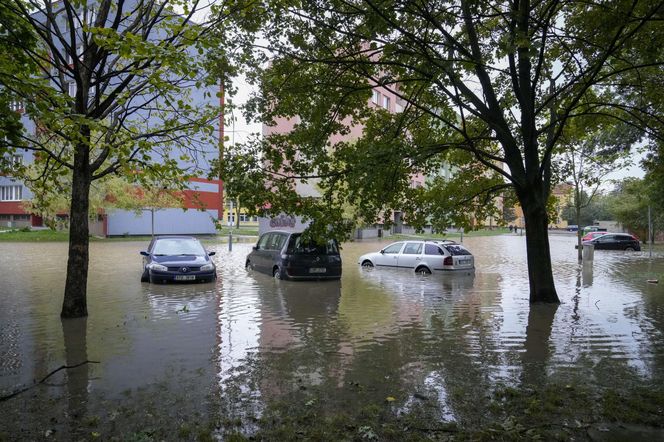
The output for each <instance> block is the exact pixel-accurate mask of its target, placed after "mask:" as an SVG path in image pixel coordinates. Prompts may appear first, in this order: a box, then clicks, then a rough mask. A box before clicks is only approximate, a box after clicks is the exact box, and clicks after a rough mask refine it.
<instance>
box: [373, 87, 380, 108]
mask: <svg viewBox="0 0 664 442" xmlns="http://www.w3.org/2000/svg"><path fill="white" fill-rule="evenodd" d="M371 102H372V103H373V104H380V92H378V91H377V90H375V89H374V91H373V95H372V96H371Z"/></svg>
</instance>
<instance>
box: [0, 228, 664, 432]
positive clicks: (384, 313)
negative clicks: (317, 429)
mask: <svg viewBox="0 0 664 442" xmlns="http://www.w3.org/2000/svg"><path fill="white" fill-rule="evenodd" d="M389 242H391V241H383V242H377V241H373V242H369V241H365V242H354V243H346V244H344V247H343V251H342V258H343V266H344V267H343V277H342V279H341V281H325V282H289V281H278V280H274V279H273V278H271V277H269V276H267V275H263V274H260V273H256V272H247V271H246V270H245V269H244V262H245V257H246V255H247V254H248V253H249V251H250V250H251V246H252V245H253V243H250V242H245V243H236V244H234V245H233V251H232V252H229V251H228V245H227V244H223V243H210V242H208V243H206V247H208V249H209V250H210V251H212V250H214V251H216V252H217V254H216V255H215V256H214V257H213V259H214V260H215V262H216V263H217V267H218V276H219V278H218V280H217V281H216V282H215V283H208V284H198V285H154V284H148V283H141V282H139V279H140V273H141V268H140V267H141V256H140V255H139V253H138V252H139V251H140V250H144V249H145V248H146V247H147V244H146V243H143V242H124V241H117V242H95V243H92V244H91V260H92V261H91V264H90V279H89V290H88V312H89V316H88V318H87V319H84V320H68V321H61V320H60V318H59V313H60V307H61V303H62V290H63V287H64V272H65V268H66V260H67V257H66V252H67V244H65V243H0V247H1V248H2V251H3V254H2V255H3V257H4V258H2V260H1V261H0V275H2V276H1V277H0V278H1V279H0V396H6V395H9V394H11V393H13V392H15V391H17V390H20V389H22V388H26V387H31V386H32V385H33V384H34V383H36V382H39V381H40V380H41V379H42V378H44V377H45V376H47V375H48V374H49V373H51V372H52V371H54V370H56V369H58V368H59V367H61V366H63V365H67V366H74V365H77V364H81V363H83V362H85V361H90V362H88V363H85V364H83V365H80V366H78V367H76V368H72V369H63V370H60V371H57V372H55V373H54V374H53V375H52V376H51V377H49V378H48V379H46V380H44V382H42V383H39V384H38V385H35V386H34V387H32V388H29V389H28V390H27V391H25V392H23V393H20V394H19V395H17V396H15V397H12V398H10V399H6V400H3V401H0V414H2V416H3V420H2V423H0V440H2V439H3V437H4V438H7V439H9V440H13V439H35V438H41V437H52V438H56V439H70V438H73V437H74V436H75V437H76V438H83V439H85V438H90V437H100V436H101V437H102V438H103V437H106V436H110V435H113V436H117V437H119V438H120V439H126V438H127V435H130V436H132V437H133V438H134V439H136V440H149V439H140V438H138V436H137V435H147V436H150V435H152V434H159V433H158V431H157V430H158V429H159V428H162V429H164V428H166V429H169V431H174V432H175V433H171V435H172V436H173V438H174V439H177V438H183V439H187V438H194V439H195V438H197V437H200V433H201V431H203V430H205V431H207V432H208V433H209V434H212V435H215V436H222V433H223V431H221V430H219V428H220V427H223V428H225V429H227V428H229V427H232V428H235V429H236V430H237V431H239V432H242V433H243V434H251V432H252V431H254V430H256V428H254V427H256V426H258V424H257V422H258V419H260V418H261V417H262V416H264V415H265V414H266V413H272V414H273V413H277V414H279V413H282V414H283V413H284V412H286V411H284V410H287V409H288V407H289V406H293V407H303V408H306V407H309V408H311V409H315V410H316V413H317V415H333V414H334V413H344V414H347V415H350V416H360V415H362V414H363V413H367V410H368V407H370V406H373V405H375V404H381V406H385V407H388V411H389V412H390V413H392V414H394V415H400V414H404V413H409V412H414V411H416V410H418V412H419V411H421V412H423V413H426V414H427V415H429V416H432V417H435V418H436V419H438V420H439V421H442V422H458V423H461V424H464V425H471V426H472V425H480V424H481V423H482V422H481V421H482V418H483V411H482V410H483V408H484V407H489V406H490V403H489V402H490V399H489V396H490V392H491V391H492V390H493V389H495V388H496V386H507V387H510V386H513V387H517V388H529V386H538V385H542V384H546V383H549V382H560V383H563V384H583V385H590V386H593V387H596V388H598V389H602V388H609V387H610V388H620V389H624V390H626V391H628V390H630V389H632V388H636V387H645V388H647V387H648V386H650V385H662V382H663V381H664V281H662V277H663V276H664V257H663V256H661V254H660V255H657V254H656V255H655V256H654V258H653V259H649V258H648V252H647V251H646V252H633V253H625V252H609V251H596V252H595V261H594V265H593V266H592V267H589V266H586V267H583V266H579V265H578V264H577V262H576V251H575V250H574V243H575V237H573V236H571V235H564V234H558V235H555V234H554V235H551V237H550V242H551V249H552V259H553V268H554V277H555V280H556V287H557V290H558V295H559V297H560V298H561V301H562V303H561V305H559V306H533V307H530V306H529V304H528V278H527V271H526V256H525V237H522V236H516V235H503V236H494V237H472V238H465V239H464V245H465V246H466V247H468V248H469V249H470V250H471V251H472V252H473V254H474V255H475V263H476V271H475V273H474V274H472V273H471V274H452V273H446V274H435V275H432V276H429V277H424V276H420V275H415V274H414V272H412V271H409V270H394V269H371V270H363V269H361V268H359V266H358V264H357V258H358V257H359V256H360V255H361V254H363V253H366V252H369V251H377V250H379V249H380V248H382V247H384V246H385V245H387V244H389ZM649 279H659V280H660V283H659V284H652V283H648V280H649ZM385 404H387V405H385ZM281 407H284V408H281ZM202 429H203V430H202ZM155 432H156V433H155ZM130 438H131V437H130Z"/></svg>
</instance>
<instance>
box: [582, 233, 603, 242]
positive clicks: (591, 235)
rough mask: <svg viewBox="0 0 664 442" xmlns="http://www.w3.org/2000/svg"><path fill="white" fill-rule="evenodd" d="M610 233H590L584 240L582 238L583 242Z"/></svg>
mask: <svg viewBox="0 0 664 442" xmlns="http://www.w3.org/2000/svg"><path fill="white" fill-rule="evenodd" d="M607 233H608V232H590V233H588V234H586V236H584V237H583V238H581V242H584V241H590V240H591V239H595V238H597V237H599V236H602V235H606V234H607Z"/></svg>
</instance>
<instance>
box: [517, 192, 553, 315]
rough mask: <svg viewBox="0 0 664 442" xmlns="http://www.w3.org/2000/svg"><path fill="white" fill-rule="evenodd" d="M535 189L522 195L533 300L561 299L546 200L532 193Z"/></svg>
mask: <svg viewBox="0 0 664 442" xmlns="http://www.w3.org/2000/svg"><path fill="white" fill-rule="evenodd" d="M534 192H535V190H533V189H529V190H528V191H527V192H525V193H527V195H523V193H524V192H521V194H520V195H519V200H520V202H521V207H522V208H523V215H524V218H525V221H526V251H527V254H528V280H529V282H530V302H531V303H535V302H553V303H559V302H560V300H559V299H558V294H557V293H556V287H555V284H554V282H553V269H552V267H551V250H550V248H549V230H548V221H549V220H548V215H547V213H546V203H545V202H544V198H541V199H540V198H537V197H536V196H535V195H533V193H534ZM540 200H541V201H540Z"/></svg>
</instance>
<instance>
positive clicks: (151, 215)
mask: <svg viewBox="0 0 664 442" xmlns="http://www.w3.org/2000/svg"><path fill="white" fill-rule="evenodd" d="M52 3H53V5H54V6H56V5H58V4H60V5H61V3H62V2H52ZM129 3H132V4H135V2H128V3H127V4H125V11H128V13H129V12H130V11H132V7H130V6H128V4H129ZM71 4H72V5H75V7H79V8H80V7H85V9H84V10H83V11H82V12H81V11H79V15H80V17H79V25H78V27H77V28H76V29H74V30H73V31H74V33H75V35H77V36H80V35H82V32H83V31H82V30H81V29H82V27H83V26H85V25H86V23H87V24H89V23H92V22H93V21H94V20H95V18H96V11H95V8H96V5H95V3H94V2H92V1H91V2H88V3H85V4H84V5H80V4H75V3H71ZM56 9H57V8H56ZM57 10H58V11H60V12H59V13H62V14H66V10H65V9H57ZM113 11H114V10H112V12H113ZM57 13H58V12H56V14H57ZM37 14H38V13H37ZM35 16H37V15H34V16H33V18H34V17H35ZM37 20H39V18H37ZM70 23H71V21H70ZM49 26H50V28H49V29H50V32H53V33H54V35H55V33H60V34H61V35H70V34H69V31H70V29H69V27H68V26H69V25H68V23H67V21H66V20H65V18H64V17H63V19H62V20H59V19H57V17H56V19H55V20H52V21H50V22H49ZM58 27H59V28H58ZM78 38H80V37H78ZM72 46H73V45H72ZM61 51H62V53H61V54H60V58H62V59H69V61H68V63H69V64H70V66H71V64H72V63H73V61H72V60H71V57H70V56H68V55H66V54H67V52H66V51H65V49H64V48H63V49H61ZM77 51H78V47H77ZM192 53H193V50H192ZM51 57H54V54H51ZM56 74H57V72H56ZM46 75H49V77H50V78H51V81H57V80H56V77H57V75H55V74H53V73H47V74H46ZM59 86H60V87H62V84H60V85H59ZM68 88H69V90H68V93H69V95H70V96H72V97H74V96H75V95H76V83H75V82H74V81H71V82H69V83H68ZM218 91H219V87H218V86H217V87H205V86H202V87H193V86H192V88H190V89H188V90H187V93H188V95H187V97H186V100H188V102H189V103H191V104H193V105H194V106H195V107H203V106H205V105H214V104H217V103H215V101H218V100H219V98H217V97H218V94H217V92H218ZM95 93H102V92H99V91H94V90H93V89H92V88H91V91H90V94H91V97H92V98H91V99H94V95H93V94H95ZM161 105H163V103H161V102H160V101H159V100H155V101H154V104H153V106H152V107H153V108H157V109H156V111H155V110H153V109H150V110H149V111H146V112H145V113H144V114H142V115H140V118H141V120H142V121H141V123H142V124H144V125H145V126H151V124H152V123H155V124H154V125H155V126H156V125H157V124H158V121H157V119H159V118H161V117H160V116H159V115H158V114H159V112H158V110H159V109H158V107H159V106H161ZM12 109H13V110H14V111H16V112H19V113H21V114H22V122H23V125H24V129H25V132H26V133H28V134H33V135H34V134H36V130H37V128H36V125H35V122H34V121H32V119H31V118H30V117H29V116H28V115H27V114H26V112H25V106H24V104H23V103H21V102H20V101H17V102H16V103H13V104H12ZM211 124H212V125H214V126H215V132H216V133H218V134H219V136H221V131H222V130H223V127H222V123H221V121H217V122H216V123H211ZM173 145H174V146H171V149H170V150H164V151H163V152H162V153H161V154H160V155H161V156H159V155H157V156H155V157H153V161H156V162H163V161H172V160H175V161H176V163H177V165H178V167H180V168H182V169H183V170H187V171H188V172H189V173H190V174H191V175H193V176H194V178H191V179H189V180H188V181H187V182H186V183H185V187H186V190H185V191H184V192H183V206H184V209H183V208H181V207H171V208H160V209H158V210H151V209H150V208H148V207H146V209H145V210H143V211H138V213H137V212H136V211H131V210H117V209H115V210H114V209H110V208H107V209H104V210H100V212H99V214H98V217H97V219H96V220H93V222H91V224H90V231H91V234H96V235H104V236H116V235H146V234H150V233H151V232H152V229H153V227H154V233H155V234H214V233H216V226H215V221H216V220H217V219H219V218H220V216H223V184H222V183H221V181H220V180H218V179H217V180H214V179H213V180H210V179H208V178H207V177H208V175H209V172H210V170H211V165H210V161H211V160H212V159H214V158H217V157H218V155H219V153H218V152H219V150H218V149H219V148H218V138H217V141H208V142H204V141H201V143H200V144H198V145H197V156H196V158H191V157H187V156H186V155H183V151H178V146H177V143H173ZM12 161H13V162H15V163H16V164H24V165H29V164H31V163H32V162H33V161H34V155H33V153H32V151H30V150H20V151H17V152H16V153H15V154H14V155H13V157H12ZM33 196H34V195H33V194H32V193H31V191H30V189H29V187H28V186H26V183H25V182H23V181H22V180H21V177H20V176H18V175H17V176H12V174H11V172H10V173H9V174H7V175H5V176H0V226H8V227H19V228H20V227H25V226H31V227H33V228H39V227H42V226H44V220H43V219H41V218H40V217H39V216H37V215H36V214H34V213H31V212H30V211H29V209H28V208H27V206H26V204H25V203H26V202H28V201H30V200H31V199H32V198H33ZM58 218H60V220H61V221H62V223H61V224H66V219H67V213H62V214H58Z"/></svg>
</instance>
